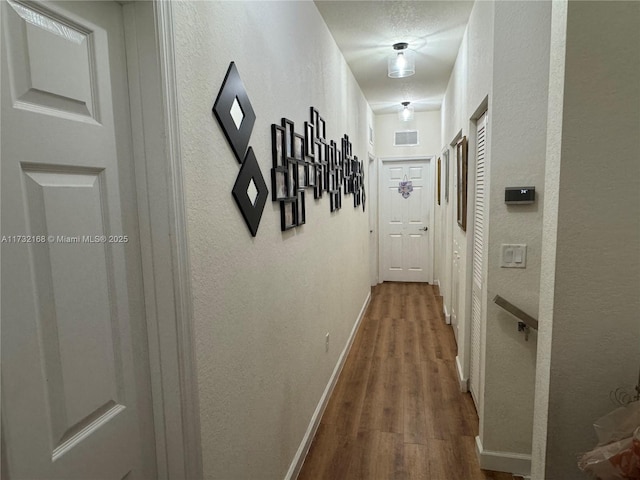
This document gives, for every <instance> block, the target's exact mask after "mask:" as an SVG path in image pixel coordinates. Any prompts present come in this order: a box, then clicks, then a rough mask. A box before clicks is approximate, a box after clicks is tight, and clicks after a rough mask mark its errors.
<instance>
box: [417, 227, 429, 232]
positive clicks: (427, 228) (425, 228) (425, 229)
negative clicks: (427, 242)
mask: <svg viewBox="0 0 640 480" xmlns="http://www.w3.org/2000/svg"><path fill="white" fill-rule="evenodd" d="M418 230H420V231H421V232H426V231H427V230H429V227H424V228H419V229H418Z"/></svg>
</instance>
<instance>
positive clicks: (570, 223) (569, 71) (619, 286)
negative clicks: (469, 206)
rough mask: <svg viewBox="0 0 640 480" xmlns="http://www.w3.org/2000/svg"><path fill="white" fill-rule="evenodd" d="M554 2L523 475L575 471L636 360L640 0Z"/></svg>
mask: <svg viewBox="0 0 640 480" xmlns="http://www.w3.org/2000/svg"><path fill="white" fill-rule="evenodd" d="M555 8H557V9H559V11H557V12H555V13H558V14H559V16H560V18H561V19H563V20H564V26H565V27H566V40H565V42H566V43H565V44H566V50H563V51H561V52H559V53H560V54H562V53H565V52H566V53H565V55H564V70H563V69H562V68H561V67H562V62H560V65H559V67H560V68H557V66H556V68H554V69H553V71H552V74H553V76H552V82H553V83H556V82H558V77H559V76H563V78H564V89H563V90H564V97H561V96H555V97H554V98H553V100H559V101H560V102H562V106H561V110H560V109H558V107H557V105H554V104H550V106H549V107H550V108H549V115H550V118H551V115H552V113H555V114H556V118H555V119H554V120H555V123H554V125H553V127H554V128H553V129H552V130H550V137H549V138H550V144H551V145H552V147H553V148H552V150H553V151H554V152H555V154H554V155H550V156H549V158H548V163H547V165H549V166H550V167H551V168H548V170H551V171H553V172H554V175H553V177H550V182H548V183H547V188H548V189H549V190H550V192H549V194H550V199H549V201H548V202H546V203H545V208H546V206H547V205H548V204H552V205H553V211H554V215H552V216H551V219H550V221H551V222H553V224H551V225H546V226H545V227H546V228H545V236H544V251H545V252H546V251H550V250H555V252H556V254H555V258H554V259H552V260H551V261H550V262H548V263H549V265H548V264H547V263H545V269H544V271H543V276H542V279H541V284H542V296H541V299H540V305H541V319H540V320H541V322H542V325H541V331H540V344H541V346H540V350H542V353H543V354H542V355H540V356H539V359H538V369H539V370H540V371H541V373H540V375H539V376H538V387H539V389H540V392H539V395H538V396H537V398H536V424H537V426H538V428H536V431H535V441H534V446H535V447H536V448H535V449H534V457H533V462H534V464H533V467H534V468H533V472H534V478H537V479H542V478H546V479H548V480H555V479H564V478H572V479H573V478H587V477H586V476H585V475H582V474H580V472H579V471H578V469H577V466H576V459H577V456H578V455H579V454H580V453H581V452H585V451H587V450H590V449H591V448H593V446H594V445H595V444H596V442H597V439H596V436H595V433H594V431H593V427H592V424H593V422H594V420H596V419H597V418H598V417H600V416H602V415H604V414H606V413H608V412H609V411H611V410H613V408H614V405H613V404H612V403H611V402H610V400H609V392H610V391H612V390H615V389H617V388H619V387H623V388H626V389H627V390H629V391H632V388H633V385H634V384H635V382H636V381H637V378H638V377H637V375H638V367H639V366H640V348H639V345H640V317H639V316H638V315H639V314H638V312H639V311H640V293H639V292H640V161H639V159H638V151H639V147H640V142H639V140H638V138H639V137H638V134H639V132H640V82H638V78H640V56H639V55H638V46H639V45H640V31H639V30H638V28H637V25H638V24H639V23H640V4H639V3H637V2H569V3H568V5H566V4H565V2H559V4H556V5H555V6H554V9H555ZM564 10H566V14H564V12H563V11H564ZM561 27H562V25H560V28H559V29H558V30H557V31H556V29H554V33H556V32H557V33H559V34H560V35H562V28H561ZM558 43H559V44H560V45H562V43H563V42H562V37H560V41H559V42H558ZM561 78H562V77H561ZM551 100H552V99H550V101H551ZM559 110H560V111H559ZM554 111H555V112H554ZM557 122H561V135H559V130H560V129H558V128H556V127H557ZM550 125H551V124H550ZM558 147H559V148H558ZM545 215H546V212H545ZM546 222H547V221H546V220H545V223H546ZM553 260H555V262H553ZM552 262H553V263H552ZM551 263H552V264H551ZM544 305H552V306H553V308H552V310H551V309H549V308H544V309H543V308H542V307H543V306H544ZM545 382H548V390H546V389H545V388H544V384H545ZM541 384H542V386H541ZM547 392H548V395H547V394H546V393H547ZM547 414H548V416H547ZM545 456H546V465H545V463H544V462H545V458H544V457H545Z"/></svg>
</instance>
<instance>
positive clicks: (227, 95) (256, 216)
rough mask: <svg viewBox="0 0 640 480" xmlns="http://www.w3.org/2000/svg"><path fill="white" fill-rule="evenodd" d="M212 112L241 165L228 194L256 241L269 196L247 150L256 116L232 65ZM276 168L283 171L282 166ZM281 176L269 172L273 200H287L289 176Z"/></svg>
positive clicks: (260, 174)
mask: <svg viewBox="0 0 640 480" xmlns="http://www.w3.org/2000/svg"><path fill="white" fill-rule="evenodd" d="M212 111H213V114H214V115H215V117H216V119H217V120H218V124H219V125H220V128H222V132H223V133H224V136H225V137H226V138H227V141H228V142H229V145H230V146H231V149H232V150H233V154H234V155H235V157H236V159H237V160H238V162H239V163H241V164H242V166H241V167H240V172H239V173H238V176H237V177H236V182H235V184H234V186H233V190H232V191H231V193H232V195H233V198H234V200H235V201H236V204H237V205H238V207H239V208H240V212H241V213H242V216H243V218H244V221H245V223H246V224H247V227H249V231H250V232H251V235H253V236H254V237H255V236H256V234H257V233H258V226H259V225H260V219H261V218H262V212H263V211H264V206H265V203H266V201H267V197H268V196H269V189H268V188H267V184H266V182H265V181H264V177H263V176H262V172H261V171H260V165H259V164H258V160H257V159H256V156H255V154H254V153H253V149H252V148H251V147H249V138H250V137H251V131H252V130H253V125H254V123H255V121H256V115H255V113H254V111H253V107H252V106H251V102H250V101H249V96H248V95H247V92H246V90H245V88H244V84H243V83H242V80H241V78H240V74H239V73H238V69H237V68H236V65H235V63H234V62H231V64H230V65H229V69H228V70H227V74H226V76H225V77H224V81H223V82H222V86H221V87H220V91H219V92H218V97H217V98H216V101H215V103H214V104H213V108H212ZM279 135H280V145H281V144H282V139H283V138H284V131H282V132H280V133H279ZM274 138H275V137H274ZM275 145H276V141H275V140H274V148H275ZM247 149H248V150H247ZM275 157H276V155H275V152H274V158H275ZM279 166H280V167H281V168H283V167H284V164H280V165H279ZM281 172H282V170H281V171H280V172H276V171H275V170H274V171H273V172H272V181H273V183H274V185H276V184H277V185H279V188H280V189H279V190H278V191H276V189H275V188H274V191H273V199H274V200H277V199H279V198H286V194H288V193H289V192H288V181H289V179H288V177H287V175H288V172H287V171H286V170H285V171H284V175H283V174H282V173H281ZM283 189H284V190H283Z"/></svg>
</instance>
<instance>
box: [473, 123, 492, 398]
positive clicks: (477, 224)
mask: <svg viewBox="0 0 640 480" xmlns="http://www.w3.org/2000/svg"><path fill="white" fill-rule="evenodd" d="M487 125H488V116H487V114H486V113H485V114H484V115H482V117H480V119H478V122H477V141H476V168H475V201H474V214H473V215H474V221H473V253H472V257H473V258H472V266H473V268H472V285H471V332H470V334H471V339H470V352H469V357H470V358H469V390H470V391H471V396H472V397H473V400H474V402H475V404H476V407H477V408H478V410H480V408H479V407H480V403H479V401H480V377H481V361H480V351H481V325H482V307H483V305H482V301H483V297H484V294H483V292H484V282H483V268H484V250H485V247H484V243H485V241H484V238H485V235H484V223H485V222H484V218H485V194H486V188H485V186H486V177H485V172H486V161H487V157H486V150H487V148H486V147H487V142H486V140H487Z"/></svg>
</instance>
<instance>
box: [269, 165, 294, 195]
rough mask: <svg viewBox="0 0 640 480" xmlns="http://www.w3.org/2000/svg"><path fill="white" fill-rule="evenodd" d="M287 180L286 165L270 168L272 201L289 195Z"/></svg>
mask: <svg viewBox="0 0 640 480" xmlns="http://www.w3.org/2000/svg"><path fill="white" fill-rule="evenodd" d="M288 181H289V179H288V176H287V168H286V167H275V168H272V169H271V199H272V200H273V201H274V202H275V201H276V200H283V199H285V198H288V197H289V196H290V195H289V187H288Z"/></svg>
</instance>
